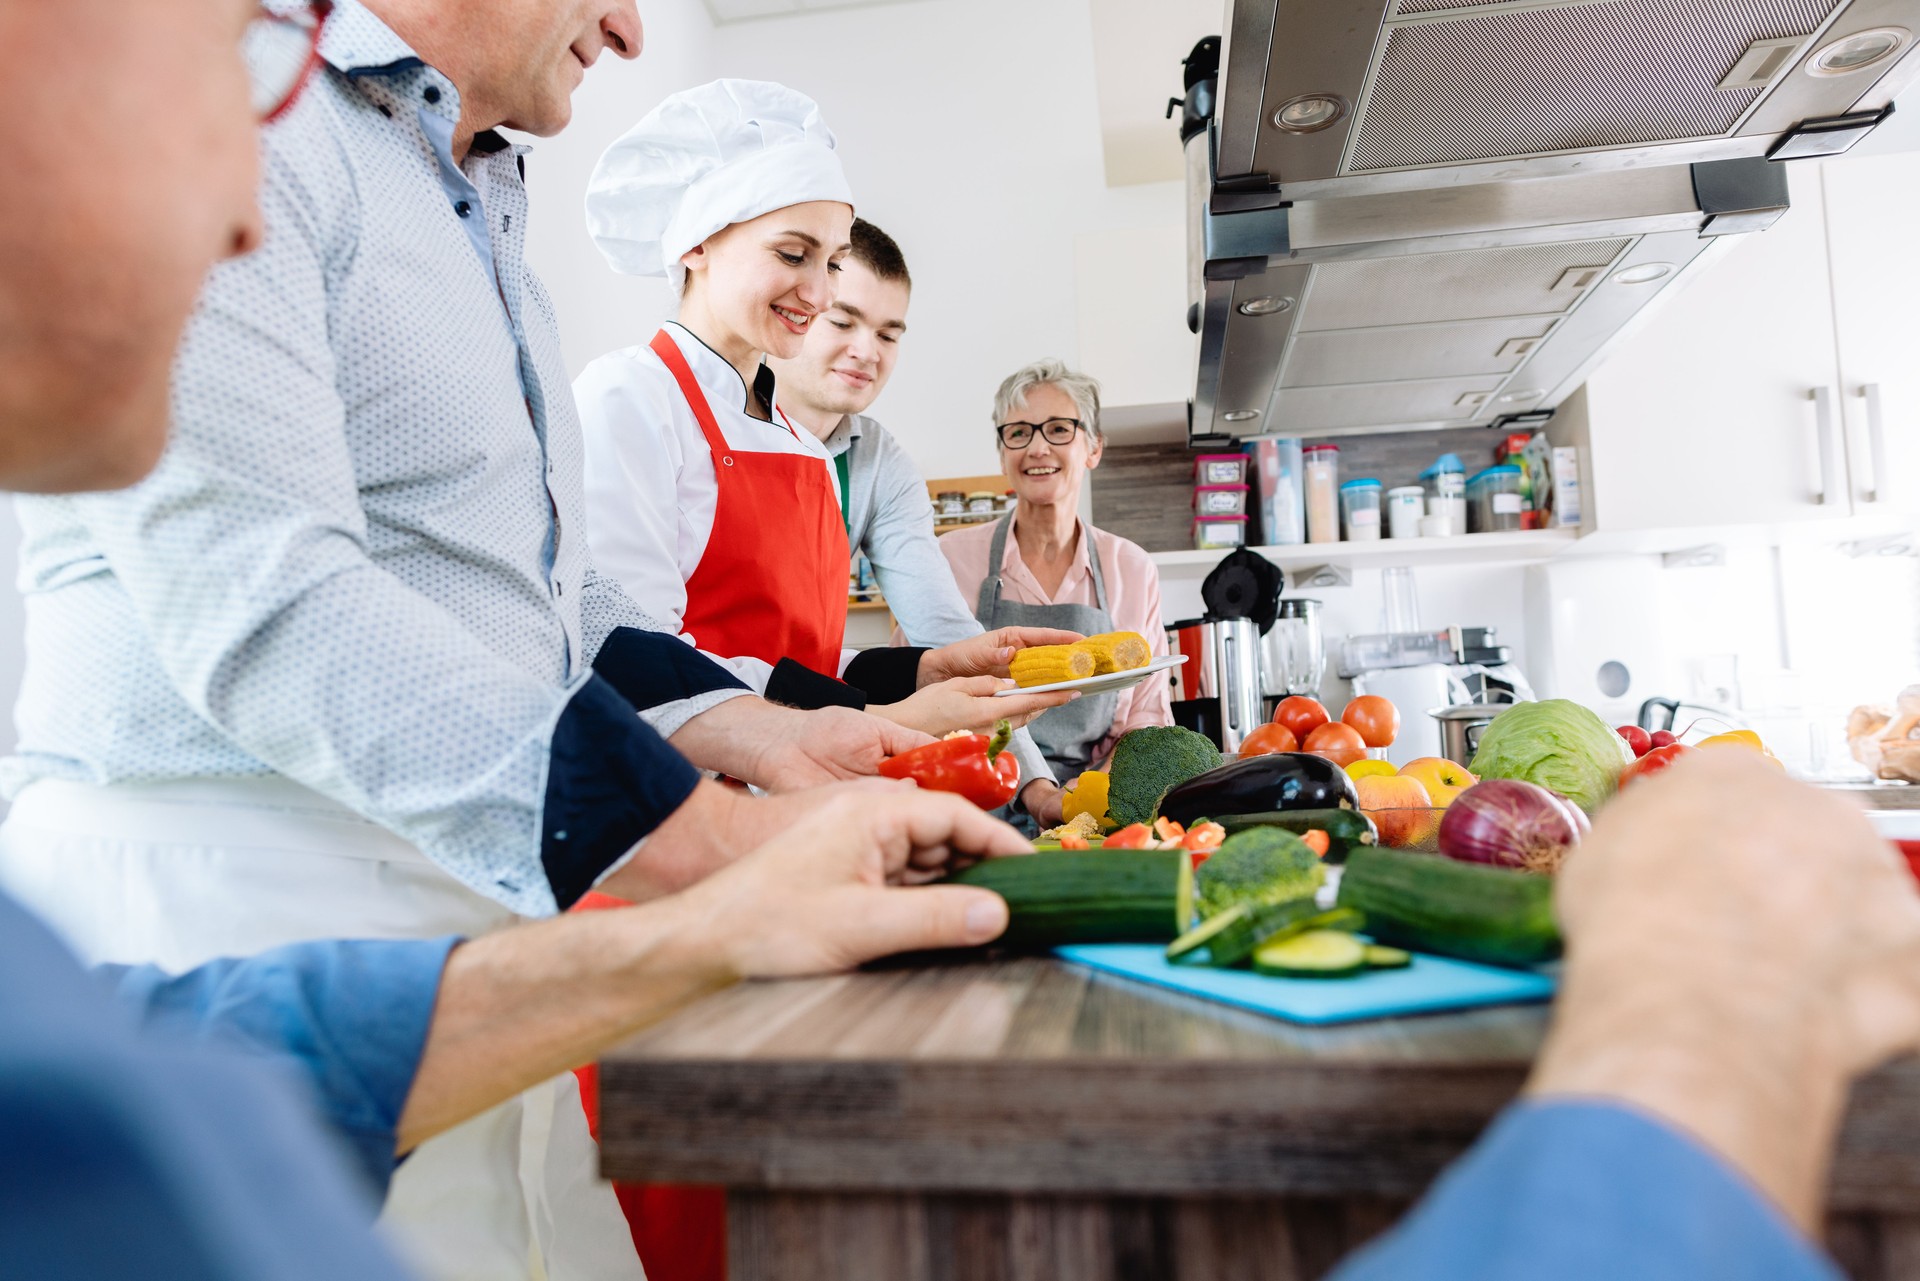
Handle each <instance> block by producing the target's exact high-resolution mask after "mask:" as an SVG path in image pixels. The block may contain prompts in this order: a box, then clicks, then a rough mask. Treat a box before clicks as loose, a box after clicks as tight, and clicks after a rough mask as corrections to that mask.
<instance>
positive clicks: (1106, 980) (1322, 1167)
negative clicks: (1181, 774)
mask: <svg viewBox="0 0 1920 1281" xmlns="http://www.w3.org/2000/svg"><path fill="white" fill-rule="evenodd" d="M1546 1020H1547V1011H1546V1010H1545V1009H1543V1008H1541V1007H1538V1006H1532V1007H1527V1006H1516V1007H1507V1008H1498V1009H1488V1010H1480V1011H1472V1012H1466V1013H1456V1014H1440V1015H1429V1016H1422V1017H1416V1018H1400V1019H1386V1020H1377V1021H1373V1022H1367V1023H1358V1024H1352V1025H1349V1026H1345V1027H1333V1028H1306V1027H1298V1026H1294V1025H1291V1024H1288V1023H1285V1022H1282V1021H1280V1020H1277V1019H1272V1018H1268V1017H1265V1016H1261V1015H1257V1014H1251V1013H1246V1012H1242V1011H1238V1010H1234V1009H1231V1008H1229V1007H1226V1006H1222V1005H1218V1004H1215V1003H1212V1002H1207V1001H1201V1000H1198V999H1195V998H1190V997H1186V996H1182V995H1180V994H1178V993H1171V992H1162V991H1160V990H1158V989H1154V988H1149V987H1144V986H1141V985H1138V984H1133V983H1129V982H1127V981H1126V980H1123V979H1118V978H1112V977H1109V976H1104V975H1096V974H1093V973H1091V972H1088V971H1085V970H1082V969H1079V968H1077V967H1074V966H1070V965H1066V964H1064V963H1061V962H1057V961H1053V960H1049V959H1039V958H1013V959H1003V960H984V961H972V962H963V963H944V964H931V965H900V966H896V967H894V968H884V969H878V970H869V971H864V972H861V973H858V974H851V975H843V976H838V977H833V978H825V979H813V980H803V981H795V982H785V983H747V984H741V985H739V986H737V987H734V988H731V989H729V990H727V991H724V992H720V993H717V994H715V995H713V996H710V997H707V998H705V999H703V1000H701V1001H699V1002H697V1003H695V1004H693V1005H691V1006H689V1007H688V1008H686V1009H684V1010H682V1011H680V1012H679V1013H677V1014H675V1015H674V1016H672V1017H670V1018H669V1019H667V1020H666V1021H664V1022H662V1023H661V1024H659V1025H657V1026H655V1027H654V1028H652V1029H650V1030H649V1031H647V1032H645V1033H642V1034H641V1035H639V1036H636V1037H635V1038H633V1039H632V1040H630V1041H628V1042H627V1043H626V1044H624V1045H622V1046H620V1047H618V1048H617V1049H616V1050H614V1051H613V1052H611V1053H610V1054H609V1055H608V1056H607V1058H606V1059H605V1060H603V1062H602V1071H601V1085H600V1089H601V1147H602V1154H603V1156H602V1159H603V1164H604V1168H605V1169H606V1171H607V1173H608V1174H609V1175H610V1176H611V1177H614V1178H635V1179H639V1178H644V1179H649V1180H658V1181H679V1182H696V1183H719V1184H726V1185H728V1186H730V1187H734V1188H758V1189H786V1190H802V1189H816V1190H827V1189H835V1190H846V1189H869V1190H876V1189H890V1190H896V1191H906V1190H920V1191H927V1190H937V1191H946V1192H988V1191H992V1192H1035V1191H1047V1192H1052V1193H1104V1194H1127V1195H1174V1196H1179V1195H1195V1194H1210V1195H1245V1194H1251V1193H1264V1194H1272V1193H1292V1194H1313V1195H1350V1194H1370V1195H1378V1196H1411V1195H1414V1194H1417V1193H1418V1192H1419V1191H1420V1190H1421V1189H1422V1188H1424V1187H1425V1186H1426V1184H1427V1183H1428V1182H1429V1181H1430V1180H1431V1179H1432V1177H1433V1176H1434V1175H1435V1174H1436V1173H1437V1172H1438V1171H1439V1170H1440V1169H1441V1167H1443V1166H1444V1165H1445V1164H1446V1163H1447V1162H1448V1161H1450V1160H1452V1159H1453V1158H1454V1157H1455V1156H1457V1155H1458V1154H1459V1153H1460V1152H1462V1151H1463V1150H1464V1149H1465V1148H1466V1147H1467V1146H1468V1145H1470V1144H1471V1143H1472V1141H1473V1139H1474V1137H1475V1136H1476V1135H1478V1134H1479V1132H1480V1131H1481V1130H1482V1129H1483V1128H1484V1127H1485V1125H1486V1124H1487V1122H1488V1121H1489V1120H1490V1119H1491V1118H1492V1116H1493V1115H1494V1113H1496V1112H1497V1111H1498V1110H1499V1109H1500V1108H1501V1107H1502V1106H1504V1105H1505V1104H1506V1103H1507V1102H1508V1101H1509V1100H1511V1099H1512V1098H1513V1097H1514V1095H1515V1094H1516V1093H1517V1092H1518V1090H1519V1088H1520V1086H1521V1083H1522V1081H1523V1080H1524V1078H1525V1075H1526V1072H1527V1068H1528V1065H1529V1063H1530V1062H1531V1060H1532V1058H1533V1055H1534V1053H1535V1051H1536V1050H1537V1049H1538V1046H1539V1043H1540V1040H1541V1037H1542V1035H1543V1034H1544V1031H1545V1026H1546ZM1834 1205H1835V1208H1836V1209H1855V1210H1868V1209H1874V1210H1895V1209H1897V1210H1904V1211H1907V1212H1912V1211H1914V1210H1915V1209H1920V1063H1916V1062H1913V1061H1908V1062H1904V1063H1899V1064H1895V1065H1893V1066H1891V1067H1889V1068H1886V1069H1882V1070H1881V1071H1880V1072H1878V1073H1875V1074H1874V1075H1873V1076H1871V1077H1869V1078H1867V1079H1866V1080H1865V1081H1863V1082H1862V1083H1861V1084H1860V1085H1859V1086H1858V1087H1857V1088H1856V1090H1855V1093H1854V1100H1853V1109H1852V1113H1851V1115H1850V1117H1849V1120H1848V1125H1847V1129H1846V1133H1845V1135H1844V1136H1843V1141H1842V1145H1841V1152H1840V1156H1839V1159H1838V1161H1837V1163H1836V1170H1835V1189H1834Z"/></svg>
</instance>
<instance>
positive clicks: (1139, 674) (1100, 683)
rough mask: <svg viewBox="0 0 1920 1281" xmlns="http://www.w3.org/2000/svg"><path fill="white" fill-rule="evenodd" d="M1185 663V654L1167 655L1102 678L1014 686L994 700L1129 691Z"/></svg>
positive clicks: (1091, 677)
mask: <svg viewBox="0 0 1920 1281" xmlns="http://www.w3.org/2000/svg"><path fill="white" fill-rule="evenodd" d="M1186 661H1187V656H1186V655H1185V654H1169V655H1168V656H1167V657H1165V658H1156V659H1154V660H1153V661H1152V662H1151V663H1148V664H1147V665H1146V666H1145V667H1129V668H1128V669H1127V670H1126V671H1124V672H1108V673H1106V674H1105V675H1103V676H1082V677H1081V678H1080V679H1079V680H1077V681H1054V682H1052V683H1051V684H1047V685H1029V686H1027V687H1026V688H1025V689H1021V688H1020V687H1018V686H1014V687H1012V688H1009V689H1003V690H997V691H995V693H994V697H995V698H1008V697H1011V696H1012V695H1014V694H1046V693H1051V692H1052V691H1054V690H1056V689H1077V690H1079V691H1080V692H1081V693H1082V694H1104V693H1106V692H1107V691H1109V690H1116V689H1130V688H1132V687H1133V686H1135V685H1138V684H1139V683H1140V682H1141V681H1143V680H1145V679H1147V677H1149V676H1152V675H1153V674H1154V673H1155V672H1164V671H1167V670H1169V669H1170V668H1174V667H1178V666H1180V664H1182V663H1184V662H1186Z"/></svg>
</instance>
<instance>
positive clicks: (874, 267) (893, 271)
mask: <svg viewBox="0 0 1920 1281" xmlns="http://www.w3.org/2000/svg"><path fill="white" fill-rule="evenodd" d="M852 240H853V249H852V251H851V252H849V253H848V255H847V256H848V257H849V258H852V259H853V260H854V261H855V262H857V263H861V264H863V265H864V266H865V267H866V269H867V270H868V271H871V272H872V273H873V274H874V275H876V276H878V277H880V279H882V280H897V281H899V282H900V283H901V284H903V285H905V286H906V287H907V288H909V289H911V288H913V277H912V276H909V275H908V274H907V259H906V255H904V254H902V253H901V252H900V246H899V245H896V244H894V243H893V237H892V236H889V235H888V234H887V233H886V232H884V231H882V230H880V228H878V227H876V226H874V225H873V224H872V223H870V222H868V221H867V220H866V219H865V218H855V219H854V220H853V237H852Z"/></svg>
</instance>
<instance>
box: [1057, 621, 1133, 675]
mask: <svg viewBox="0 0 1920 1281" xmlns="http://www.w3.org/2000/svg"><path fill="white" fill-rule="evenodd" d="M1074 647H1075V648H1076V649H1084V650H1086V651H1088V652H1089V653H1091V654H1092V655H1093V663H1094V666H1093V670H1094V673H1095V675H1099V676H1105V675H1106V674H1107V673H1108V672H1127V671H1132V670H1133V669H1134V668H1136V667H1145V666H1146V665H1147V663H1148V662H1149V661H1151V660H1152V658H1153V651H1152V650H1150V649H1148V648H1147V638H1146V637H1144V636H1142V635H1141V634H1140V633H1139V632H1102V633H1100V635H1098V636H1089V637H1087V638H1086V639H1085V640H1083V641H1079V642H1077V643H1076V644H1075V646H1074Z"/></svg>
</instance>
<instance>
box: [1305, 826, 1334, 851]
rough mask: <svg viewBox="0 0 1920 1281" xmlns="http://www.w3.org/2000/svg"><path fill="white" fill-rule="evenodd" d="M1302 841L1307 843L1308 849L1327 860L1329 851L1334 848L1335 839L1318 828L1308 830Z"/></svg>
mask: <svg viewBox="0 0 1920 1281" xmlns="http://www.w3.org/2000/svg"><path fill="white" fill-rule="evenodd" d="M1300 839H1301V840H1303V841H1305V842H1306V843H1307V848H1308V849H1310V850H1312V851H1313V852H1314V853H1315V854H1317V855H1319V856H1320V857H1321V858H1325V857H1326V856H1327V851H1328V850H1330V849H1332V848H1333V838H1331V837H1329V836H1328V835H1327V834H1326V833H1325V832H1324V831H1322V830H1321V829H1320V828H1317V827H1312V828H1308V829H1307V830H1306V831H1304V832H1302V833H1301V834H1300Z"/></svg>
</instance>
